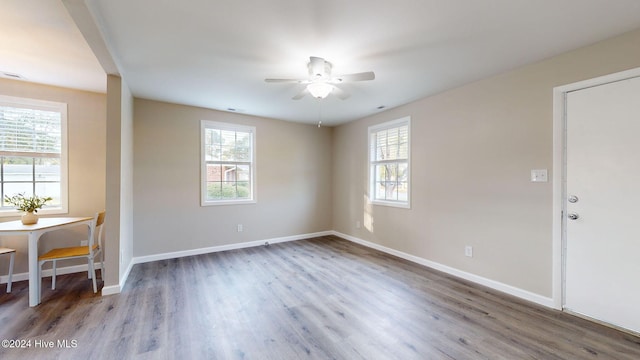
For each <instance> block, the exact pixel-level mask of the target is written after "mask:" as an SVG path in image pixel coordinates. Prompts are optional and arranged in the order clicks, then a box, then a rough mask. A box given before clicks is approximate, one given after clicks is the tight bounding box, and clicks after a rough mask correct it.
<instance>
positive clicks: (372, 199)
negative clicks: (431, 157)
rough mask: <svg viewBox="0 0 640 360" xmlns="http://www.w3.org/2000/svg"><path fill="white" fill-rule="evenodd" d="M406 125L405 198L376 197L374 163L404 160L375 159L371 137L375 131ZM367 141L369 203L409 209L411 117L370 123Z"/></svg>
mask: <svg viewBox="0 0 640 360" xmlns="http://www.w3.org/2000/svg"><path fill="white" fill-rule="evenodd" d="M405 125H406V126H407V159H406V162H407V200H406V201H404V200H387V199H377V198H376V191H375V183H376V174H375V168H376V165H379V164H381V163H396V162H404V160H391V161H378V160H376V159H375V147H374V143H373V137H374V135H375V134H376V133H378V132H380V131H383V130H388V129H393V128H398V127H402V126H405ZM367 134H368V141H367V145H368V147H367V151H368V154H369V157H368V160H369V196H368V198H369V203H371V204H374V205H383V206H391V207H399V208H405V209H410V208H411V117H410V116H406V117H403V118H400V119H397V120H392V121H387V122H384V123H381V124H377V125H372V126H369V128H368V132H367Z"/></svg>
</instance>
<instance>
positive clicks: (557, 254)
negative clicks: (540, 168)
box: [552, 68, 640, 309]
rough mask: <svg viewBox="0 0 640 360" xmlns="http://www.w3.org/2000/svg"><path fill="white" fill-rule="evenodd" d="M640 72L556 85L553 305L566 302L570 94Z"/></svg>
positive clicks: (630, 71)
mask: <svg viewBox="0 0 640 360" xmlns="http://www.w3.org/2000/svg"><path fill="white" fill-rule="evenodd" d="M639 76H640V68H635V69H631V70H626V71H621V72H618V73H614V74H609V75H605V76H599V77H597V78H593V79H589V80H584V81H579V82H576V83H573V84H567V85H563V86H558V87H555V88H554V89H553V220H552V231H553V234H552V238H553V251H552V265H553V268H552V276H553V279H552V287H553V288H552V298H553V307H555V308H556V309H561V308H562V307H563V305H564V256H565V234H564V232H565V217H564V213H563V211H564V206H565V201H564V199H565V197H566V194H565V187H566V186H565V184H566V176H565V170H566V160H565V158H566V146H567V145H566V103H565V99H566V94H567V93H569V92H572V91H577V90H582V89H586V88H590V87H594V86H599V85H603V84H607V83H612V82H616V81H621V80H625V79H630V78H634V77H639Z"/></svg>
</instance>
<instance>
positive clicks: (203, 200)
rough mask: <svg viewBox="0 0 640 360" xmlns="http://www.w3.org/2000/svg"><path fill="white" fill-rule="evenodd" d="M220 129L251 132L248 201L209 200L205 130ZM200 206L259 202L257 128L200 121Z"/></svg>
mask: <svg viewBox="0 0 640 360" xmlns="http://www.w3.org/2000/svg"><path fill="white" fill-rule="evenodd" d="M206 129H219V130H229V131H240V132H249V133H251V134H252V136H251V161H250V164H249V167H250V172H251V174H250V177H249V182H250V186H249V188H250V191H251V195H250V196H249V198H248V199H221V200H208V199H207V161H206V157H205V130H206ZM200 163H201V166H200V206H216V205H239V204H255V203H256V202H257V194H256V188H257V187H256V178H257V176H256V128H255V127H254V126H246V125H238V124H230V123H224V122H218V121H211V120H201V121H200Z"/></svg>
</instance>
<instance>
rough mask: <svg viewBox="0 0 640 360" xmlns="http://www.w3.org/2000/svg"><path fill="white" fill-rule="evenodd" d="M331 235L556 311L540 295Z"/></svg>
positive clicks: (424, 260)
mask: <svg viewBox="0 0 640 360" xmlns="http://www.w3.org/2000/svg"><path fill="white" fill-rule="evenodd" d="M333 235H335V236H338V237H341V238H343V239H345V240H349V241H352V242H354V243H357V244H360V245H363V246H366V247H369V248H372V249H376V250H379V251H382V252H385V253H387V254H391V255H394V256H397V257H399V258H402V259H405V260H409V261H411V262H414V263H417V264H420V265H424V266H426V267H429V268H432V269H435V270H438V271H442V272H444V273H447V274H449V275H453V276H456V277H459V278H462V279H465V280H469V281H471V282H474V283H477V284H480V285H483V286H486V287H489V288H491V289H494V290H498V291H500V292H503V293H506V294H509V295H513V296H515V297H518V298H521V299H524V300H527V301H531V302H533V303H536V304H539V305H542V306H546V307H549V308H554V309H557V307H556V304H555V301H554V300H553V299H552V298H549V297H545V296H542V295H539V294H536V293H532V292H530V291H527V290H523V289H520V288H517V287H515V286H511V285H507V284H504V283H501V282H499V281H495V280H491V279H487V278H485V277H482V276H478V275H475V274H471V273H468V272H465V271H462V270H458V269H456V268H452V267H450V266H446V265H443V264H440V263H437V262H434V261H431V260H427V259H424V258H421V257H418V256H415V255H411V254H407V253H405V252H402V251H398V250H395V249H391V248H388V247H386V246H382V245H379V244H376V243H372V242H370V241H366V240H362V239H360V238H357V237H354V236H350V235H346V234H343V233H340V232H337V231H333Z"/></svg>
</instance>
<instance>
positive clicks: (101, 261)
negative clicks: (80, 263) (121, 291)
mask: <svg viewBox="0 0 640 360" xmlns="http://www.w3.org/2000/svg"><path fill="white" fill-rule="evenodd" d="M100 256H101V257H102V258H101V259H100V275H101V277H102V281H104V249H103V248H100Z"/></svg>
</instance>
